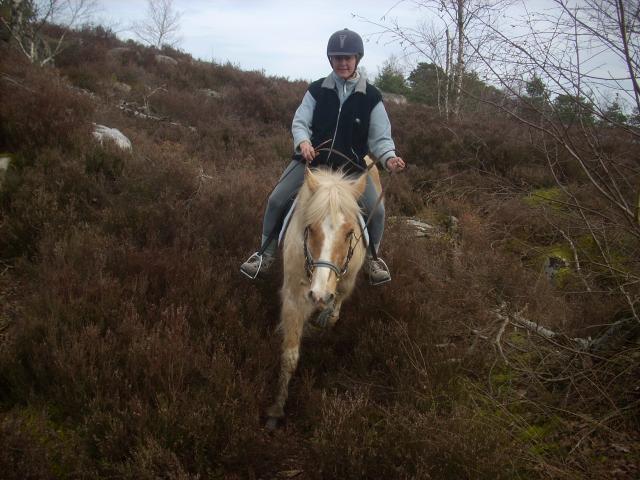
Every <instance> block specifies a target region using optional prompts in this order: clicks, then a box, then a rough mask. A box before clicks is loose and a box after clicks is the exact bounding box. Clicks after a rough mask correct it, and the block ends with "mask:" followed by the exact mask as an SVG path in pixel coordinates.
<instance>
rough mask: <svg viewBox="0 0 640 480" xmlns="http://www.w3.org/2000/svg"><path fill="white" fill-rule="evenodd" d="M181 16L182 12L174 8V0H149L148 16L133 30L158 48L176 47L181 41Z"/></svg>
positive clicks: (141, 38)
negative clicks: (165, 46)
mask: <svg viewBox="0 0 640 480" xmlns="http://www.w3.org/2000/svg"><path fill="white" fill-rule="evenodd" d="M181 18H182V12H180V11H178V10H176V9H175V8H174V5H173V0H147V16H146V18H145V19H144V20H143V21H141V22H137V23H135V24H134V25H133V27H132V30H133V32H134V33H135V34H136V36H137V37H138V38H139V39H140V40H141V41H143V42H144V43H147V44H149V45H152V46H154V47H156V48H161V47H162V46H163V45H169V46H171V47H175V46H176V45H178V43H180V38H179V37H178V32H179V31H180V19H181Z"/></svg>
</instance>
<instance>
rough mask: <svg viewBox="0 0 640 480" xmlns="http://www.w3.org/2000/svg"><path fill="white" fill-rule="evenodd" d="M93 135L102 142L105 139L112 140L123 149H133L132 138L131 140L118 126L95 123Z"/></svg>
mask: <svg viewBox="0 0 640 480" xmlns="http://www.w3.org/2000/svg"><path fill="white" fill-rule="evenodd" d="M93 126H94V130H93V137H94V138H95V139H96V140H98V141H99V142H100V143H101V144H104V141H105V140H111V141H112V142H114V143H115V144H116V145H117V146H118V147H120V148H121V149H123V150H131V148H132V145H131V140H129V139H128V138H127V137H126V136H125V135H124V134H123V133H122V132H121V131H120V130H118V129H116V128H109V127H105V126H104V125H98V124H95V123H94V124H93Z"/></svg>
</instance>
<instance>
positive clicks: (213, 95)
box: [198, 88, 222, 98]
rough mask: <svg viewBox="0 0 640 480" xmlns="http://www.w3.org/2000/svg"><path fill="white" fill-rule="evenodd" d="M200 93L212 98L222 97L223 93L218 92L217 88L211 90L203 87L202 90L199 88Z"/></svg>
mask: <svg viewBox="0 0 640 480" xmlns="http://www.w3.org/2000/svg"><path fill="white" fill-rule="evenodd" d="M198 91H199V92H200V93H202V94H204V95H206V96H207V97H211V98H222V94H221V93H220V92H217V91H215V90H211V89H210V88H201V89H200V90H198Z"/></svg>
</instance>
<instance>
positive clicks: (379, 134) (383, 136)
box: [368, 102, 396, 169]
mask: <svg viewBox="0 0 640 480" xmlns="http://www.w3.org/2000/svg"><path fill="white" fill-rule="evenodd" d="M368 145H369V151H370V152H371V153H372V154H373V155H374V157H376V158H377V159H378V162H380V164H381V165H382V166H383V167H384V168H385V169H387V160H389V159H390V158H393V157H395V156H396V145H395V143H393V139H392V138H391V122H390V121H389V115H387V111H386V110H385V108H384V104H383V103H382V102H378V104H377V105H376V106H375V107H373V110H371V117H370V118H369V138H368Z"/></svg>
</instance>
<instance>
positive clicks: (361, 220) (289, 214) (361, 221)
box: [278, 197, 369, 247]
mask: <svg viewBox="0 0 640 480" xmlns="http://www.w3.org/2000/svg"><path fill="white" fill-rule="evenodd" d="M297 203H298V197H296V199H295V200H294V201H293V203H292V204H291V208H290V209H289V212H287V216H286V217H284V220H283V222H282V229H281V230H280V235H279V236H278V245H280V246H282V242H283V241H284V234H285V233H286V232H287V228H288V227H289V222H290V221H291V217H292V216H293V211H294V210H295V208H296V204H297ZM358 223H359V224H360V232H361V233H362V239H363V240H364V245H365V247H368V246H369V232H368V231H367V230H366V229H365V228H364V227H365V225H366V222H365V221H364V217H363V216H362V213H360V212H358Z"/></svg>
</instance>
